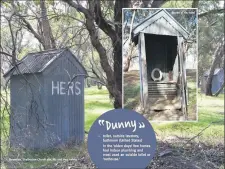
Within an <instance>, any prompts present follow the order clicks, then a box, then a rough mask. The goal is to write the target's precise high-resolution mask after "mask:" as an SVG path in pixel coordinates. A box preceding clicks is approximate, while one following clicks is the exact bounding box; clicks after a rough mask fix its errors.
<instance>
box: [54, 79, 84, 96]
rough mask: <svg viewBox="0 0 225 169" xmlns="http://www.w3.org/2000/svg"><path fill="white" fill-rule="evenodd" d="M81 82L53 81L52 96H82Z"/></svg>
mask: <svg viewBox="0 0 225 169" xmlns="http://www.w3.org/2000/svg"><path fill="white" fill-rule="evenodd" d="M80 85H81V83H80V82H75V83H74V82H59V81H56V82H54V81H52V95H74V94H75V95H80V94H81V90H80Z"/></svg>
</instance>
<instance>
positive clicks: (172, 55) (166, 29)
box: [132, 9, 189, 112]
mask: <svg viewBox="0 0 225 169" xmlns="http://www.w3.org/2000/svg"><path fill="white" fill-rule="evenodd" d="M188 36H189V33H188V31H187V30H186V29H185V28H184V27H183V26H182V25H181V24H180V23H178V22H177V21H176V20H175V19H174V17H173V16H171V15H170V14H169V13H168V12H167V11H166V10H165V9H161V10H158V11H157V12H155V13H154V14H152V15H151V16H149V17H147V18H146V19H144V20H143V21H142V22H140V23H139V24H138V25H136V26H135V27H134V28H133V30H132V40H133V41H134V42H135V44H137V45H138V51H139V67H140V90H141V102H142V105H143V107H144V108H146V107H149V106H152V105H151V99H155V98H162V97H164V98H166V99H167V100H173V99H175V98H176V99H177V98H178V101H179V102H180V108H182V109H183V110H184V111H185V112H186V108H187V97H186V89H187V85H186V84H187V83H186V68H185V67H186V66H185V57H184V41H185V40H186V39H187V38H188ZM177 108H178V109H179V106H178V107H177Z"/></svg>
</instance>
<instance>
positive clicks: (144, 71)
mask: <svg viewBox="0 0 225 169" xmlns="http://www.w3.org/2000/svg"><path fill="white" fill-rule="evenodd" d="M139 37H140V42H141V73H142V87H143V88H142V90H143V105H144V107H145V106H146V104H147V99H148V78H147V64H146V51H145V35H144V33H142V32H141V33H140V35H139Z"/></svg>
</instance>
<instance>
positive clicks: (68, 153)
mask: <svg viewBox="0 0 225 169" xmlns="http://www.w3.org/2000/svg"><path fill="white" fill-rule="evenodd" d="M84 100H85V131H89V129H90V127H91V125H92V124H93V122H94V121H95V120H96V119H97V118H98V117H99V116H100V115H101V114H103V113H104V112H106V111H109V110H111V109H113V104H112V100H110V99H109V94H108V90H107V89H106V88H105V87H103V88H102V89H101V90H99V89H98V88H97V87H90V88H85V97H84ZM4 106H5V105H3V106H2V108H4ZM1 116H2V122H1V125H2V126H1V127H2V129H4V130H2V138H1V139H2V144H1V147H2V150H3V152H2V155H4V156H7V155H10V157H11V158H15V157H17V156H18V154H19V156H18V157H17V158H24V159H38V158H39V159H46V158H47V159H51V158H55V159H62V158H63V159H71V158H76V155H77V154H82V152H83V153H84V152H86V151H87V150H86V147H85V148H84V146H85V145H83V146H80V147H78V148H75V147H74V148H70V147H62V148H59V149H51V150H42V151H28V150H26V151H24V150H21V149H9V147H8V144H7V138H8V135H9V115H8V113H7V111H6V110H4V109H2V110H1ZM3 131H4V132H3ZM84 149H85V150H84ZM8 152H10V153H9V154H8ZM52 163H55V161H32V162H24V163H22V166H21V167H22V168H34V167H35V168H38V167H40V166H42V165H47V164H52Z"/></svg>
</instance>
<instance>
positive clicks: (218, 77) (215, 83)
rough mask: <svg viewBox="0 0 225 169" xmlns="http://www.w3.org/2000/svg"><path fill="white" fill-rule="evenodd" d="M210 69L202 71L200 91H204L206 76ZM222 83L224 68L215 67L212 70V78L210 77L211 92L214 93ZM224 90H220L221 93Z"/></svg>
mask: <svg viewBox="0 0 225 169" xmlns="http://www.w3.org/2000/svg"><path fill="white" fill-rule="evenodd" d="M209 72H210V70H207V71H205V72H204V74H203V77H202V79H201V92H203V93H206V83H207V78H208V76H209ZM223 84H224V69H223V68H216V69H215V70H214V74H213V78H212V88H211V91H212V94H216V93H217V92H218V91H219V90H220V88H221V86H223ZM222 92H224V90H221V93H222Z"/></svg>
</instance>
